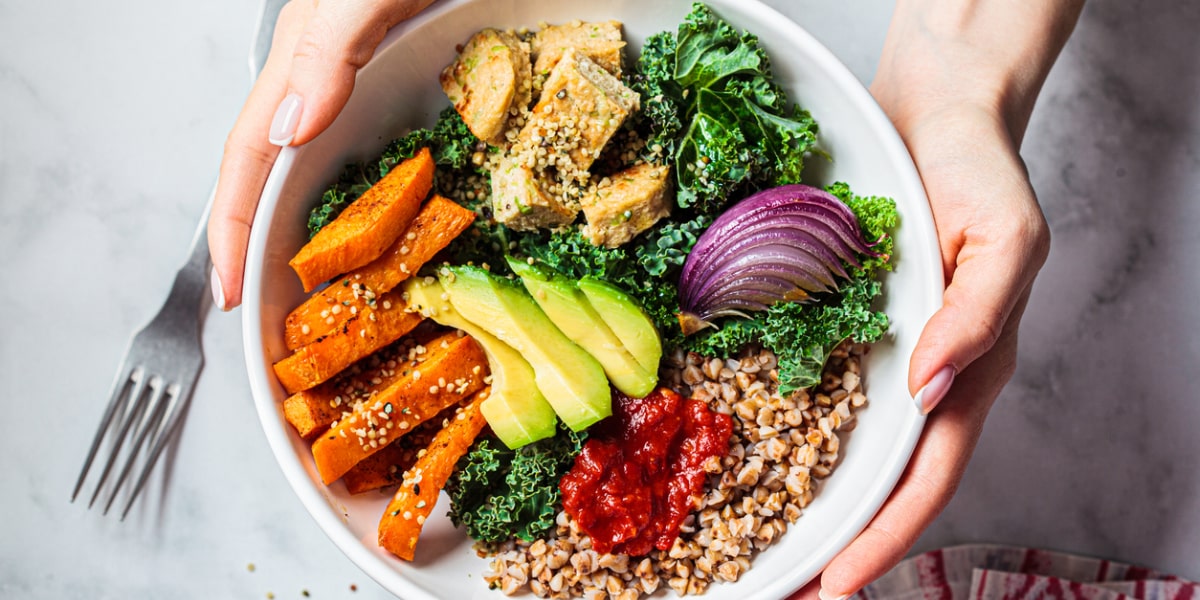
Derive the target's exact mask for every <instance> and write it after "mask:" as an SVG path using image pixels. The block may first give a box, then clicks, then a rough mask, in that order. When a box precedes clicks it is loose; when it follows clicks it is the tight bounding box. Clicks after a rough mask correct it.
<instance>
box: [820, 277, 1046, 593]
mask: <svg viewBox="0 0 1200 600" xmlns="http://www.w3.org/2000/svg"><path fill="white" fill-rule="evenodd" d="M1029 291H1030V288H1026V289H1025V290H1024V291H1023V292H1022V293H1021V294H1019V295H1018V298H1017V299H1016V301H1015V302H1014V318H1013V319H1010V321H1009V323H1008V324H1007V325H1006V326H1005V328H1004V330H1003V332H1002V333H1001V336H1000V339H999V340H998V341H997V343H996V344H995V345H994V346H993V347H992V349H991V350H990V351H989V352H988V353H986V354H985V355H984V356H982V357H980V358H979V359H978V360H976V361H975V362H973V363H972V364H971V366H970V367H968V368H967V369H966V370H964V371H963V373H962V375H961V376H960V377H959V378H958V381H957V382H956V384H955V387H954V388H953V390H951V392H950V396H951V401H950V402H947V403H946V405H945V406H944V407H943V408H942V409H941V410H939V411H938V412H936V413H934V414H933V415H932V416H930V417H929V419H928V420H927V421H926V424H925V430H924V431H923V432H922V434H921V441H920V442H919V443H918V444H917V447H916V449H915V450H914V451H913V455H912V457H911V458H910V460H909V463H908V467H907V468H906V469H905V472H904V475H903V476H901V478H900V481H899V482H897V484H896V488H895V489H894V490H892V493H891V494H890V495H889V496H888V499H887V501H886V502H884V504H883V506H882V507H881V508H880V510H879V512H878V513H877V514H876V515H875V517H874V518H873V519H872V520H871V522H870V524H868V525H867V527H866V529H864V530H863V532H862V533H861V534H859V535H858V537H856V538H855V539H854V541H853V542H851V543H850V545H849V546H847V547H846V548H845V549H844V550H842V551H841V552H840V553H838V555H837V556H836V557H834V559H833V561H831V562H830V563H829V565H828V566H826V567H825V570H824V572H823V573H822V575H821V580H820V588H821V597H822V598H825V599H829V598H840V597H843V596H846V595H849V594H851V593H854V592H856V591H858V590H859V589H861V588H862V587H864V586H866V585H867V584H868V583H870V582H872V581H874V580H875V579H878V578H879V577H881V576H882V575H883V574H885V573H887V572H888V571H889V570H890V569H891V568H892V567H894V566H895V565H896V564H897V563H899V562H900V560H901V559H903V558H904V556H905V554H907V553H908V551H909V549H911V548H912V546H913V544H914V543H916V541H917V538H918V537H919V536H920V535H921V533H922V532H923V531H924V530H925V529H926V528H927V527H928V526H929V524H930V523H932V522H933V520H934V518H936V517H937V515H938V514H940V513H941V512H942V510H943V509H944V508H945V507H946V504H947V503H949V502H950V499H951V498H952V497H953V496H954V492H955V490H956V489H957V488H958V483H959V481H960V480H961V479H962V474H963V471H964V470H965V469H966V467H967V463H968V462H969V461H970V458H971V453H972V452H973V451H974V449H975V443H976V442H977V441H978V440H979V435H980V433H981V432H982V430H983V422H984V419H985V418H986V416H987V413H988V410H989V409H990V408H991V404H992V401H993V400H994V399H995V397H996V396H997V395H998V394H999V393H1000V390H1001V388H1003V387H1004V384H1005V382H1007V381H1008V378H1009V376H1011V374H1012V370H1013V368H1014V366H1015V357H1016V349H1017V323H1018V322H1019V317H1020V313H1022V312H1023V311H1024V307H1025V304H1026V301H1027V300H1028V297H1029Z"/></svg>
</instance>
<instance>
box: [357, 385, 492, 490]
mask: <svg viewBox="0 0 1200 600" xmlns="http://www.w3.org/2000/svg"><path fill="white" fill-rule="evenodd" d="M468 401H469V399H468ZM468 401H463V402H460V403H458V404H454V405H451V406H449V407H446V408H444V409H442V412H440V413H438V414H437V416H435V417H433V418H432V419H429V420H428V421H425V422H424V423H421V424H420V425H417V426H416V427H415V428H413V431H412V433H410V434H408V435H405V436H401V437H400V438H399V439H397V440H395V441H393V442H392V443H390V444H388V445H387V446H385V447H384V448H383V449H382V450H380V451H379V452H376V453H375V454H372V455H370V456H368V457H366V458H364V459H363V460H361V461H359V463H358V464H357V465H354V468H352V469H350V470H349V471H346V474H345V475H342V483H344V484H346V491H348V492H350V493H351V494H361V493H363V492H369V491H371V490H377V489H379V488H384V487H387V486H389V485H396V484H397V483H400V480H401V479H403V478H404V472H405V471H407V470H409V469H410V468H412V466H413V465H414V464H416V463H417V459H418V458H420V457H421V456H423V455H424V452H422V451H423V450H425V448H426V447H427V446H429V444H430V442H432V441H433V436H435V435H437V432H439V431H441V429H442V422H443V421H445V420H447V419H449V418H451V417H453V416H454V413H455V411H456V410H458V409H459V408H460V407H462V406H464V405H465V404H467V402H468Z"/></svg>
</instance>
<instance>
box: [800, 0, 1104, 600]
mask: <svg viewBox="0 0 1200 600" xmlns="http://www.w3.org/2000/svg"><path fill="white" fill-rule="evenodd" d="M1081 9H1082V2H1081V1H1071V2H1055V3H1033V4H1024V5H1014V4H1011V3H1003V2H1001V3H997V2H989V1H987V0H976V1H969V2H960V3H956V4H953V5H948V4H946V3H942V2H939V1H938V0H901V1H900V2H898V3H897V7H896V13H895V14H894V16H893V20H892V23H891V27H890V29H889V32H888V39H887V41H886V42H885V45H884V51H883V55H882V57H881V59H880V65H879V70H878V72H877V74H876V79H875V81H874V82H873V83H872V86H871V93H872V95H874V96H875V98H876V100H877V101H878V102H879V104H880V106H881V107H882V108H883V109H884V111H885V112H886V113H887V115H888V117H889V118H890V119H891V120H892V122H893V124H895V126H896V129H897V131H898V132H899V133H900V136H901V138H902V139H903V140H904V142H905V144H906V145H907V146H908V149H909V152H910V153H911V154H912V157H913V161H914V163H915V164H916V166H917V169H918V171H919V172H920V174H921V178H922V181H923V183H924V185H925V191H926V194H927V196H928V197H929V203H930V207H931V209H932V211H933V218H934V223H935V225H936V227H937V232H938V241H939V243H940V246H941V254H942V269H943V274H944V276H945V281H946V290H945V296H944V301H943V306H942V308H940V309H939V310H938V311H937V312H936V313H935V314H934V315H933V316H932V317H931V318H930V320H929V322H928V323H927V324H926V326H925V328H924V330H923V331H922V333H921V336H920V338H919V340H918V342H917V345H916V348H915V349H914V351H913V354H912V356H911V358H910V362H909V376H908V385H909V391H910V392H911V393H912V394H913V398H914V401H915V402H916V404H917V408H918V410H921V411H922V412H923V413H927V414H929V415H930V416H929V418H928V420H927V421H926V424H925V429H924V431H923V432H922V436H921V439H920V441H919V442H918V444H917V447H916V449H915V450H914V453H913V455H912V457H911V458H910V461H909V464H908V466H907V468H906V469H905V471H904V473H903V474H902V476H901V478H900V480H899V481H898V482H897V484H896V487H895V489H894V490H893V491H892V493H891V495H890V496H889V497H888V499H887V500H886V501H885V502H884V504H883V506H882V507H881V508H880V510H879V512H878V513H877V514H876V515H875V517H874V518H873V519H872V520H871V522H870V523H869V524H868V525H867V527H866V529H864V530H863V531H862V532H861V533H860V534H859V535H858V537H857V538H855V539H854V540H853V541H852V542H851V543H850V545H849V546H847V547H846V548H845V549H843V550H842V551H841V552H840V553H839V554H838V555H837V556H836V557H834V559H833V560H832V561H831V562H830V563H829V565H827V566H826V568H825V570H824V571H823V573H822V574H821V576H820V578H818V579H814V580H813V581H812V582H810V583H809V584H808V585H807V586H806V587H805V588H804V589H802V590H801V591H800V592H798V593H797V594H796V595H794V596H793V598H794V599H808V600H813V599H816V598H818V597H819V598H822V599H824V600H830V599H833V598H841V597H845V596H847V595H849V594H852V593H854V592H856V591H857V590H859V589H861V588H862V587H863V586H865V585H866V584H868V583H870V582H871V581H873V580H875V579H876V578H878V577H880V576H881V575H883V574H884V573H886V572H887V571H888V570H889V569H891V568H892V567H893V566H895V565H896V563H898V562H899V561H900V560H901V559H902V558H903V557H904V555H905V554H906V553H907V552H908V550H909V549H910V548H911V547H912V545H913V544H914V543H915V542H916V540H917V538H918V537H919V536H920V535H921V532H922V531H924V530H925V528H926V527H928V526H929V524H930V523H932V522H933V520H934V518H936V517H937V515H938V514H939V513H941V511H942V510H943V509H944V508H945V506H946V504H947V503H949V501H950V499H951V498H952V497H953V495H954V492H955V490H956V489H957V486H958V483H959V481H960V480H961V479H962V475H963V471H964V470H965V469H966V466H967V463H968V462H969V460H970V457H971V453H972V452H973V451H974V448H975V444H976V442H977V441H978V439H979V436H980V434H981V433H982V430H983V423H984V420H985V418H986V417H987V414H988V411H989V410H990V409H991V406H992V403H993V401H994V400H995V398H996V396H998V395H999V393H1000V391H1001V389H1002V388H1003V387H1004V385H1005V384H1006V383H1007V382H1008V380H1009V378H1010V377H1011V376H1012V374H1013V371H1014V370H1015V367H1016V350H1017V329H1018V326H1019V323H1020V319H1021V315H1022V314H1023V312H1024V309H1025V304H1026V302H1027V301H1028V299H1029V294H1030V291H1031V289H1032V285H1033V280H1034V278H1035V276H1036V275H1037V272H1038V271H1039V270H1040V269H1041V266H1042V264H1043V263H1044V262H1045V260H1046V256H1047V254H1048V253H1049V244H1050V233H1049V228H1048V226H1047V225H1046V221H1045V218H1044V216H1043V215H1042V212H1041V209H1040V207H1039V206H1038V203H1037V198H1036V196H1035V194H1034V191H1033V188H1032V185H1031V184H1030V182H1029V177H1028V172H1027V171H1026V169H1025V165H1024V162H1023V161H1022V160H1021V158H1020V155H1019V148H1020V145H1021V139H1022V137H1023V136H1024V131H1025V127H1026V125H1027V124H1028V121H1029V115H1030V113H1031V112H1032V109H1033V104H1034V101H1035V99H1036V96H1037V93H1038V91H1039V90H1040V88H1041V85H1042V82H1043V81H1044V80H1045V77H1046V75H1047V74H1048V72H1049V70H1050V67H1051V65H1052V64H1053V62H1054V59H1055V58H1056V57H1057V55H1058V52H1059V51H1060V50H1061V48H1062V45H1063V44H1065V42H1066V39H1067V37H1069V35H1070V32H1071V29H1072V27H1073V25H1074V23H1075V21H1076V20H1077V18H1078V15H1079V12H1080V10H1081ZM943 399H945V401H944V402H943ZM939 403H940V404H942V406H941V407H940V408H938V410H937V411H936V412H932V413H931V412H930V411H933V409H934V407H935V406H938V405H939Z"/></svg>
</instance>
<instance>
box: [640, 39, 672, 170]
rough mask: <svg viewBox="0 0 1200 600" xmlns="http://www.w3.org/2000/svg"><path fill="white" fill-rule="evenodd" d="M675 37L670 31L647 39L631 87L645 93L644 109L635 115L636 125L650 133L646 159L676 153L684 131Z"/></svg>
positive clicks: (647, 140)
mask: <svg viewBox="0 0 1200 600" xmlns="http://www.w3.org/2000/svg"><path fill="white" fill-rule="evenodd" d="M674 66H675V36H674V35H673V34H671V33H670V32H662V33H656V34H654V35H652V36H650V37H649V38H647V39H646V43H645V45H644V46H643V47H642V53H641V55H639V56H638V60H637V63H636V65H635V66H634V69H633V73H632V75H631V76H630V77H629V80H628V81H627V83H628V85H629V87H631V88H632V89H633V90H634V91H636V92H637V93H638V95H639V96H641V99H642V108H641V110H639V111H638V112H636V113H634V115H633V125H632V126H633V128H634V129H635V130H638V131H643V132H649V135H648V136H647V139H646V146H645V148H646V154H645V155H644V156H643V158H645V159H647V160H655V159H658V157H660V156H666V157H671V156H674V155H675V145H676V141H677V138H678V137H679V135H680V132H682V131H683V121H681V120H680V117H681V115H682V110H683V108H682V103H683V99H682V95H681V94H682V90H681V89H680V88H679V86H678V85H677V84H676V83H675V79H674V77H673V75H674V72H675V69H674Z"/></svg>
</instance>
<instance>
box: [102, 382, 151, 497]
mask: <svg viewBox="0 0 1200 600" xmlns="http://www.w3.org/2000/svg"><path fill="white" fill-rule="evenodd" d="M129 378H130V379H131V380H132V381H133V390H132V391H131V392H130V393H129V400H127V401H126V403H128V402H130V401H132V402H133V406H130V407H127V408H126V410H125V413H124V417H123V419H124V420H123V421H122V422H121V429H120V431H118V432H117V437H116V439H115V440H114V442H115V444H114V445H113V448H112V453H111V454H109V455H108V461H106V462H105V463H104V471H102V472H101V473H100V481H98V482H96V490H95V491H94V492H92V499H91V500H88V508H91V507H92V505H93V504H95V503H96V498H99V497H100V492H101V491H103V490H104V482H105V481H107V480H108V475H109V473H110V472H111V471H112V468H113V465H114V464H115V463H116V462H117V457H118V456H119V455H120V454H121V447H122V446H124V445H125V438H126V437H128V435H129V428H130V427H132V426H133V424H134V423H136V422H137V421H138V420H139V419H141V417H142V413H143V412H145V406H146V400H145V398H146V394H145V390H146V380H147V377H146V373H145V370H143V369H142V368H141V367H134V368H133V370H132V371H131V372H130V373H129Z"/></svg>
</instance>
